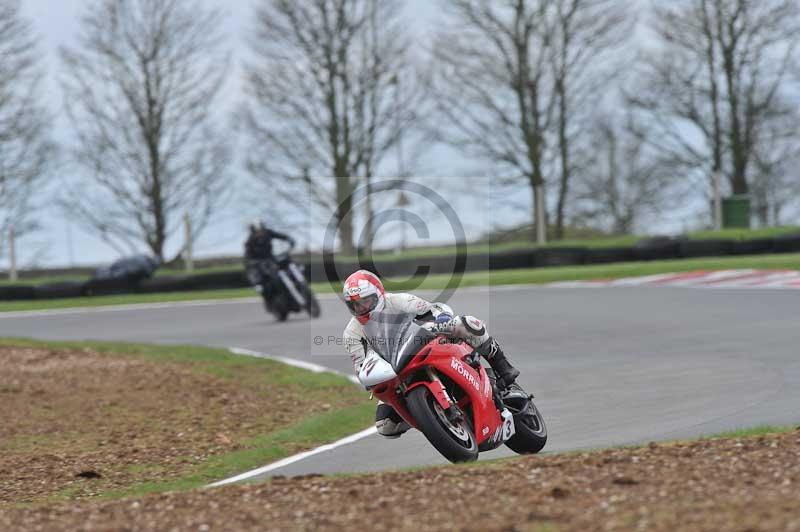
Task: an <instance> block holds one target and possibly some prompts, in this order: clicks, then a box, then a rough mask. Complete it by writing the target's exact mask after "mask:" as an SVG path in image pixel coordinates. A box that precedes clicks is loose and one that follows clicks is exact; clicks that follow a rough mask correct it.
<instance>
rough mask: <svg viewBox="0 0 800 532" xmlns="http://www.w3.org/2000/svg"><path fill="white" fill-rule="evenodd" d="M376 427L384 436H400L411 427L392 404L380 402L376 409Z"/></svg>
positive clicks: (392, 437)
mask: <svg viewBox="0 0 800 532" xmlns="http://www.w3.org/2000/svg"><path fill="white" fill-rule="evenodd" d="M375 428H376V429H378V434H380V435H381V436H383V437H384V438H389V439H392V440H393V439H395V438H399V437H400V436H401V435H402V434H403V433H405V432H407V431H408V430H409V429H410V428H411V427H410V426H409V424H408V423H406V422H405V420H404V419H403V418H402V417H400V414H398V413H397V412H395V411H394V408H392V407H391V406H390V405H387V404H385V403H380V404H379V405H378V408H377V409H376V410H375Z"/></svg>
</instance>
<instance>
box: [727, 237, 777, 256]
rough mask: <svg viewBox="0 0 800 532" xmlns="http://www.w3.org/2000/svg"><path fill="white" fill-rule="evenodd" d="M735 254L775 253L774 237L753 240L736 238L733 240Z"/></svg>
mask: <svg viewBox="0 0 800 532" xmlns="http://www.w3.org/2000/svg"><path fill="white" fill-rule="evenodd" d="M732 253H733V254H734V255H763V254H766V253H775V239H774V238H754V239H752V240H736V241H734V242H733V251H732Z"/></svg>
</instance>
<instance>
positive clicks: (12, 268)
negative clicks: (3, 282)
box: [8, 224, 17, 281]
mask: <svg viewBox="0 0 800 532" xmlns="http://www.w3.org/2000/svg"><path fill="white" fill-rule="evenodd" d="M16 247H17V244H16V242H15V236H14V225H13V224H12V225H11V226H10V227H9V228H8V279H9V280H10V281H16V280H17V249H16Z"/></svg>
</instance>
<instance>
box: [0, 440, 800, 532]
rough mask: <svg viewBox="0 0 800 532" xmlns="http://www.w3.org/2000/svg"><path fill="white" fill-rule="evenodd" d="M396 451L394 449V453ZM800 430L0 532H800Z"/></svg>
mask: <svg viewBox="0 0 800 532" xmlns="http://www.w3.org/2000/svg"><path fill="white" fill-rule="evenodd" d="M387 452H390V451H388V450H387ZM799 454H800V430H799V431H796V432H793V433H787V434H782V435H770V436H759V437H751V438H741V439H728V440H711V441H698V442H690V443H682V444H671V445H655V444H651V445H650V446H649V447H643V448H638V449H615V450H607V451H598V452H593V453H582V454H565V455H553V456H534V457H525V458H520V459H515V460H507V461H501V462H494V463H488V464H483V465H481V464H478V465H477V466H467V467H446V468H434V469H428V470H423V471H414V472H403V473H383V474H376V475H361V476H353V477H344V478H325V477H306V478H293V479H285V478H277V479H274V480H273V481H272V482H271V483H268V484H261V485H249V486H233V487H227V488H220V489H213V490H197V491H193V492H189V493H173V494H166V495H160V496H152V497H147V498H143V499H139V500H122V501H117V502H110V503H97V502H84V503H80V504H78V505H77V506H70V505H59V506H56V507H51V508H39V509H36V508H27V509H23V508H18V509H7V510H0V528H9V527H10V528H20V529H28V530H33V529H37V528H44V529H65V530H80V529H88V528H93V529H102V530H143V531H151V530H152V531H157V530H158V531H160V530H171V529H174V530H264V529H272V530H343V529H345V530H370V529H373V528H383V527H386V528H388V529H392V530H409V531H416V532H418V531H420V530H531V531H536V530H560V531H569V530H574V531H586V530H648V531H651V530H655V531H661V530H663V531H673V530H682V531H695V530H698V531H699V530H715V531H716V530H726V531H727V530H732V531H742V532H744V531H755V530H758V531H769V530H800V507H799V506H798V485H800V461H798V459H797V457H798V455H799Z"/></svg>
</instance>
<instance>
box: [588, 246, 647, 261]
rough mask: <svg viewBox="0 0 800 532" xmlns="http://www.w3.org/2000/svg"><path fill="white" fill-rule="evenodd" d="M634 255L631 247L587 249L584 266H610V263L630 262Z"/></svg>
mask: <svg viewBox="0 0 800 532" xmlns="http://www.w3.org/2000/svg"><path fill="white" fill-rule="evenodd" d="M635 258H636V255H635V253H634V250H633V248H632V247H629V248H626V247H616V248H588V249H587V250H586V264H610V263H612V262H631V261H633V260H635Z"/></svg>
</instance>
